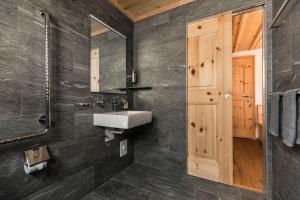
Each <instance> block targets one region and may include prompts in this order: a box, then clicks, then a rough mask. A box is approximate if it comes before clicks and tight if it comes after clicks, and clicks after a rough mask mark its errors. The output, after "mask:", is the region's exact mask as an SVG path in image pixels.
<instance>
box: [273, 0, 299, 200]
mask: <svg viewBox="0 0 300 200" xmlns="http://www.w3.org/2000/svg"><path fill="white" fill-rule="evenodd" d="M273 2H274V11H273V13H274V14H275V13H276V12H277V10H278V9H279V7H280V6H281V4H282V3H283V0H278V1H273ZM299 19H300V2H299V1H290V3H289V5H288V6H287V7H286V10H285V11H284V12H283V13H282V16H281V17H280V19H279V20H278V22H279V23H278V24H280V25H281V26H280V27H279V28H275V29H274V30H273V55H274V56H273V90H274V91H285V90H288V89H293V88H300V78H299V75H300V71H299V69H300V68H299V67H300V54H299V51H300V35H299V34H300V21H299ZM272 143H273V151H272V153H273V163H272V164H273V194H274V196H273V199H274V200H298V199H299V198H300V187H299V185H300V174H299V171H300V146H296V147H294V148H288V147H286V146H285V145H284V144H283V143H282V141H281V139H280V138H275V137H273V138H272Z"/></svg>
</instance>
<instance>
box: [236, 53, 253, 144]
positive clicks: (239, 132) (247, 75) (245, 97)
mask: <svg viewBox="0 0 300 200" xmlns="http://www.w3.org/2000/svg"><path fill="white" fill-rule="evenodd" d="M232 72H233V73H232V96H233V101H232V103H233V136H234V137H241V138H252V139H254V138H255V106H254V56H241V57H234V58H233V64H232Z"/></svg>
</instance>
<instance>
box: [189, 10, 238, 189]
mask: <svg viewBox="0 0 300 200" xmlns="http://www.w3.org/2000/svg"><path fill="white" fill-rule="evenodd" d="M187 35H188V40H187V46H188V53H187V54H188V56H187V57H188V58H187V60H188V63H187V64H188V65H187V66H188V70H187V93H188V94H187V116H188V117H187V118H188V119H187V138H188V139H187V145H188V151H187V154H188V155H187V157H188V158H187V166H188V167H187V168H188V174H190V175H194V176H198V177H202V178H206V179H209V180H213V181H217V182H222V183H227V184H232V178H233V176H232V170H233V169H232V100H231V89H232V83H231V76H232V71H231V64H232V57H231V49H232V39H231V38H232V16H231V14H226V15H222V16H216V17H214V18H210V19H207V20H203V21H198V22H195V23H192V24H189V25H188V32H187Z"/></svg>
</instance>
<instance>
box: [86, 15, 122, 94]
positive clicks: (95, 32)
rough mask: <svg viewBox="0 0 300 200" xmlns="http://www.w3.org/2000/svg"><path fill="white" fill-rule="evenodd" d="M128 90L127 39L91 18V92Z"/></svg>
mask: <svg viewBox="0 0 300 200" xmlns="http://www.w3.org/2000/svg"><path fill="white" fill-rule="evenodd" d="M120 88H126V38H125V37H124V36H122V35H120V34H119V33H117V32H115V31H114V30H112V29H111V28H109V27H107V26H106V25H105V24H104V23H102V22H101V21H100V20H98V19H96V18H94V17H91V92H102V91H104V92H107V91H115V92H116V91H119V89H120Z"/></svg>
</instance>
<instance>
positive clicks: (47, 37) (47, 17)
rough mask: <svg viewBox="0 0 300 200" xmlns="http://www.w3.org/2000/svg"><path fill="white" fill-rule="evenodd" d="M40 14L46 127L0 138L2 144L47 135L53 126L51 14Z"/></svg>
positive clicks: (41, 12) (43, 12) (45, 12)
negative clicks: (51, 100) (41, 21)
mask: <svg viewBox="0 0 300 200" xmlns="http://www.w3.org/2000/svg"><path fill="white" fill-rule="evenodd" d="M40 15H41V16H42V17H43V18H44V19H45V80H46V81H45V86H46V90H45V92H46V98H45V102H46V111H45V120H46V121H45V129H44V130H41V131H37V132H35V133H31V134H28V135H24V136H20V137H15V138H11V139H6V140H0V144H8V143H13V142H17V141H21V140H25V139H30V138H35V137H40V136H43V135H46V134H47V133H48V131H49V128H50V127H51V102H50V97H51V96H50V88H51V87H50V83H51V82H50V70H51V69H50V58H51V54H50V53H51V52H50V43H49V42H50V15H49V13H48V12H47V11H46V10H41V11H40Z"/></svg>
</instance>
